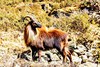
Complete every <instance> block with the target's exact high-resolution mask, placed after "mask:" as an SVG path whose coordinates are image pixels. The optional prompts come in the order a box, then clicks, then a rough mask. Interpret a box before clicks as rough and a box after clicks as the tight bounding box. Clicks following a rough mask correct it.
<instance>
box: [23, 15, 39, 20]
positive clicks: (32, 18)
mask: <svg viewBox="0 0 100 67" xmlns="http://www.w3.org/2000/svg"><path fill="white" fill-rule="evenodd" d="M25 18H30V20H31V21H37V20H36V19H35V17H34V16H32V15H27V16H26V17H25ZM25 18H24V19H25Z"/></svg>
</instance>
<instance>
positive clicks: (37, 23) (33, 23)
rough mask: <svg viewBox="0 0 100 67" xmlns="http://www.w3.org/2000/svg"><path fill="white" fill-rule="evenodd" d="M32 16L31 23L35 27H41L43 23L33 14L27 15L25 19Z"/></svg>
mask: <svg viewBox="0 0 100 67" xmlns="http://www.w3.org/2000/svg"><path fill="white" fill-rule="evenodd" d="M26 18H30V21H29V24H30V25H31V26H32V27H34V28H41V27H42V25H41V24H40V23H39V22H38V21H37V20H36V19H35V18H34V17H33V16H31V15H27V16H26V17H25V18H24V19H26Z"/></svg>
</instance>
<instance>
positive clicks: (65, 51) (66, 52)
mask: <svg viewBox="0 0 100 67" xmlns="http://www.w3.org/2000/svg"><path fill="white" fill-rule="evenodd" d="M64 53H65V54H66V56H67V57H68V58H69V60H70V63H72V57H71V52H70V51H69V49H68V48H67V47H64Z"/></svg>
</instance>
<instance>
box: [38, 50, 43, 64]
mask: <svg viewBox="0 0 100 67" xmlns="http://www.w3.org/2000/svg"><path fill="white" fill-rule="evenodd" d="M38 56H39V62H41V61H42V60H41V50H38Z"/></svg>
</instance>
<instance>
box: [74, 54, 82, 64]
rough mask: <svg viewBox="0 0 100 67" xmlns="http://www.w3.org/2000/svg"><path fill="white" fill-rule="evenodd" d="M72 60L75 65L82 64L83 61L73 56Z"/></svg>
mask: <svg viewBox="0 0 100 67" xmlns="http://www.w3.org/2000/svg"><path fill="white" fill-rule="evenodd" d="M72 60H73V63H74V64H81V62H82V59H81V58H79V57H78V56H72Z"/></svg>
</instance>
